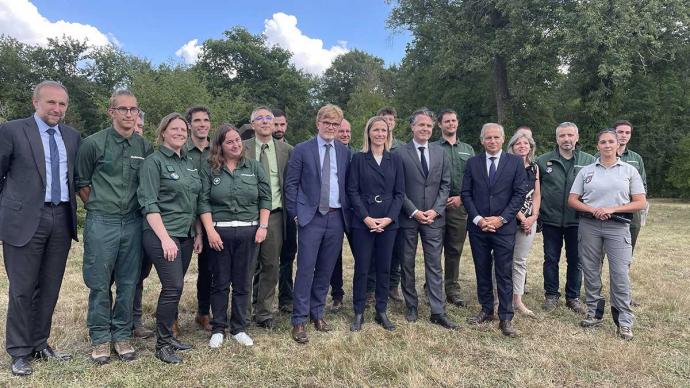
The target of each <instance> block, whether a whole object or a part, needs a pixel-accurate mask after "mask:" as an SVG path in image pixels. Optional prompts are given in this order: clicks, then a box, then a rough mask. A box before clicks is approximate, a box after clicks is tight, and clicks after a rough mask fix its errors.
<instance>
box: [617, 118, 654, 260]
mask: <svg viewBox="0 0 690 388" xmlns="http://www.w3.org/2000/svg"><path fill="white" fill-rule="evenodd" d="M613 129H614V130H615V131H616V137H617V138H618V156H619V157H620V158H621V160H622V161H623V162H625V163H628V164H629V165H631V166H633V167H635V169H636V170H637V172H639V173H640V177H641V178H642V183H643V184H644V191H645V192H647V172H646V171H645V169H644V161H643V160H642V156H640V154H638V153H637V152H635V151H632V150H630V149H628V142H629V141H630V139H631V138H632V130H633V126H632V124H631V123H630V121H627V120H620V121H616V122H615V123H614V124H613ZM640 221H641V220H640V212H635V213H633V220H632V223H631V224H630V236H631V238H632V248H633V253H634V252H635V243H637V236H638V235H639V234H640V227H641V225H640Z"/></svg>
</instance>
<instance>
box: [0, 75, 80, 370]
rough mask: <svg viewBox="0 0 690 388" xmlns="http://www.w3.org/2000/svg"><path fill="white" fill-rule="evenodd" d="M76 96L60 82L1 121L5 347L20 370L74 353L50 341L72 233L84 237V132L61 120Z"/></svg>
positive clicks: (42, 88) (39, 90)
mask: <svg viewBox="0 0 690 388" xmlns="http://www.w3.org/2000/svg"><path fill="white" fill-rule="evenodd" d="M68 103H69V97H68V95H67V89H66V88H65V87H64V86H63V85H62V84H60V83H58V82H55V81H43V82H41V83H39V84H38V85H36V87H35V88H34V93H33V105H34V108H35V110H36V112H35V113H34V115H33V116H31V117H29V118H26V119H21V120H14V121H10V122H8V123H5V124H3V125H2V126H0V182H2V183H0V240H2V241H3V256H4V258H5V269H6V271H7V277H8V278H9V283H10V286H9V298H8V299H9V300H8V306H7V327H6V336H7V337H6V340H5V348H6V349H7V353H9V354H10V356H12V363H11V370H12V374H14V375H18V376H27V375H30V374H31V373H32V372H33V370H32V368H31V363H30V361H31V359H32V358H34V359H54V360H63V361H64V360H69V359H71V358H72V357H71V356H70V355H69V354H67V353H62V352H57V351H54V350H53V349H52V348H51V347H50V345H48V337H50V328H51V323H52V319H53V311H54V309H55V304H56V303H57V299H58V294H59V293H60V286H61V285H62V277H63V275H64V273H65V264H66V262H67V254H68V253H69V249H70V246H71V243H72V242H71V240H72V239H74V240H75V241H76V240H77V214H76V212H77V203H76V197H75V195H74V162H75V158H76V155H77V150H78V148H79V144H80V141H81V140H80V136H79V132H77V131H76V130H74V129H73V128H71V127H68V126H67V125H64V124H60V121H61V120H62V119H63V118H64V116H65V111H67V105H68Z"/></svg>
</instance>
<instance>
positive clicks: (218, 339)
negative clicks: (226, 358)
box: [208, 333, 223, 349]
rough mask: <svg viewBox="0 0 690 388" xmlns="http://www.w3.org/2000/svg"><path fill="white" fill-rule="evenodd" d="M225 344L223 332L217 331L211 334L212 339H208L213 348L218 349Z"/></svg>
mask: <svg viewBox="0 0 690 388" xmlns="http://www.w3.org/2000/svg"><path fill="white" fill-rule="evenodd" d="M221 344H223V333H216V334H214V335H212V336H211V340H210V341H208V346H209V347H211V348H212V349H217V348H219V347H220V345H221Z"/></svg>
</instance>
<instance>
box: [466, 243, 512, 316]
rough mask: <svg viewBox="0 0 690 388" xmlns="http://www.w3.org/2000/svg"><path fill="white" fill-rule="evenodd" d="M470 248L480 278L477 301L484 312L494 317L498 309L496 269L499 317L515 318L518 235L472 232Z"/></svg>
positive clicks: (478, 278) (476, 272)
mask: <svg viewBox="0 0 690 388" xmlns="http://www.w3.org/2000/svg"><path fill="white" fill-rule="evenodd" d="M469 235H470V246H471V248H472V259H473V260H474V271H475V274H476V276H477V300H478V301H479V304H480V305H481V306H482V311H484V312H485V313H487V314H489V315H491V314H493V308H494V295H493V285H492V282H491V278H492V276H491V275H492V268H493V269H494V271H495V274H496V288H497V291H498V317H499V318H500V319H501V320H502V321H509V320H512V319H513V248H514V246H515V234H514V233H511V234H507V235H503V234H496V233H484V232H480V233H476V232H470V233H469Z"/></svg>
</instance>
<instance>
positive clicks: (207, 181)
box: [197, 167, 213, 214]
mask: <svg viewBox="0 0 690 388" xmlns="http://www.w3.org/2000/svg"><path fill="white" fill-rule="evenodd" d="M199 176H200V177H201V193H199V199H198V200H197V214H204V213H211V203H210V199H209V198H210V197H211V180H212V179H213V178H212V176H211V171H210V168H208V167H201V168H200V169H199Z"/></svg>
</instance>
